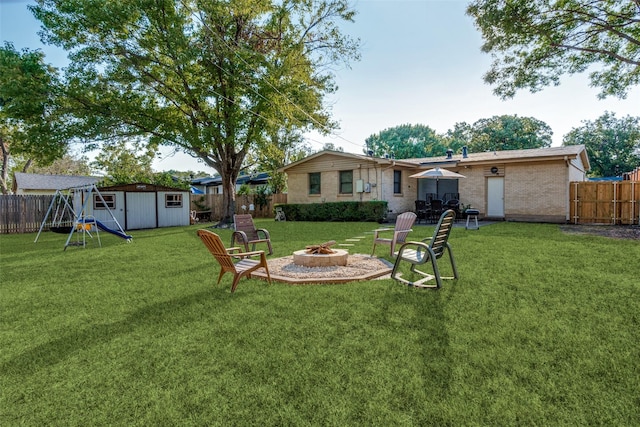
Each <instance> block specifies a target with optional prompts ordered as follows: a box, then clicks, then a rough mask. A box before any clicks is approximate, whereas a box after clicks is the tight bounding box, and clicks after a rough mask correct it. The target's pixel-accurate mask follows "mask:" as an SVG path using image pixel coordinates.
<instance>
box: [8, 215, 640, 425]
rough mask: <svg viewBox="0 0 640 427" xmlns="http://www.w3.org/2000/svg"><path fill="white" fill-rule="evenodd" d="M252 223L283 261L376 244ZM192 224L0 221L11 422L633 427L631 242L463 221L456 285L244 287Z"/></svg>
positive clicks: (344, 233) (336, 232) (426, 229)
mask: <svg viewBox="0 0 640 427" xmlns="http://www.w3.org/2000/svg"><path fill="white" fill-rule="evenodd" d="M256 226H257V227H259V228H266V229H268V230H269V231H270V234H271V239H272V241H273V247H274V251H275V253H274V255H273V257H284V256H290V255H291V253H292V252H293V251H296V250H300V249H303V248H304V247H305V246H306V245H309V244H314V243H321V242H325V241H328V240H336V241H337V242H338V244H343V243H349V244H353V245H354V246H349V247H348V249H349V252H350V253H354V254H355V253H370V251H371V246H372V242H371V238H372V237H371V236H372V230H373V229H375V228H377V224H375V223H373V224H372V223H353V222H345V223H341V222H335V223H330V224H328V223H325V222H322V223H310V222H295V223H291V222H289V221H286V222H275V221H273V220H267V219H265V220H260V219H257V220H256ZM198 228H199V226H190V227H174V228H162V229H153V230H138V231H135V232H132V233H131V234H133V236H134V238H133V241H132V243H130V244H127V243H125V242H124V241H123V240H122V239H119V238H117V237H115V236H111V235H109V234H106V233H105V234H104V235H102V234H101V238H102V248H99V247H98V245H97V242H96V239H90V240H91V242H90V243H91V246H89V247H87V249H81V248H69V249H68V250H66V251H62V247H63V245H64V240H65V236H64V235H59V234H54V233H43V234H42V235H41V236H40V239H39V240H38V243H36V244H34V243H33V238H34V235H33V234H23V235H20V234H11V235H0V248H2V250H0V265H2V268H1V270H0V274H1V277H2V280H0V294H1V295H2V298H0V312H1V313H2V323H3V327H2V328H0V348H2V352H1V354H0V373H1V375H0V389H1V390H2V393H0V408H1V410H0V411H1V414H2V421H3V423H2V424H3V425H9V426H13V425H25V426H44V425H65V426H67V425H68V426H78V425H91V426H108V425H113V426H124V425H149V426H151V425H153V426H160V425H162V426H169V425H176V426H177V425H179V426H219V425H230V426H245V425H260V426H275V425H279V426H280V425H281V426H294V425H295V426H298V425H300V426H309V425H313V426H355V425H367V426H517V425H522V426H575V425H580V426H637V425H640V413H639V412H638V405H637V403H638V402H637V397H638V342H640V329H639V328H638V313H639V312H640V301H639V299H638V298H637V295H638V280H637V275H636V274H634V271H633V269H632V268H630V266H635V265H637V260H638V258H639V257H640V246H639V245H638V244H637V242H636V241H631V240H620V239H610V238H605V237H596V236H584V235H573V234H565V233H563V232H562V231H560V228H559V227H558V226H557V225H552V224H523V223H511V222H505V223H499V224H494V225H490V226H483V227H481V228H480V229H479V230H475V231H468V230H464V228H459V227H456V228H454V229H453V231H452V233H451V237H450V240H449V241H450V243H451V245H452V248H453V253H454V255H455V257H456V261H457V265H458V269H459V272H460V279H459V280H457V281H445V285H444V287H443V288H442V289H441V290H439V291H424V290H418V289H410V288H407V287H405V286H402V285H400V284H398V283H396V282H394V281H392V280H390V279H380V280H370V281H364V282H352V283H347V284H332V285H298V286H292V285H287V284H283V283H278V282H274V283H273V284H272V285H271V286H269V285H267V284H266V282H265V281H262V280H259V279H255V278H253V279H242V281H241V282H240V285H239V287H238V290H237V291H236V293H235V294H233V295H232V294H230V293H229V288H230V284H231V278H230V276H229V275H225V276H224V277H223V279H222V282H221V283H220V284H219V285H216V280H217V276H218V273H219V271H220V268H219V266H218V265H217V263H216V262H215V260H214V259H213V257H212V256H211V255H210V254H209V252H208V251H207V250H206V248H205V247H204V245H202V243H201V242H200V241H199V239H198V238H197V236H196V230H197V229H198ZM413 230H414V231H412V233H411V234H410V236H412V237H411V238H412V239H415V240H420V239H422V238H425V237H427V236H430V235H431V234H432V232H433V227H432V226H425V225H416V226H414V227H413ZM216 232H217V233H219V234H220V236H221V237H222V240H223V242H225V243H228V242H230V238H231V233H232V230H230V229H221V230H217V231H216ZM347 239H349V241H347ZM383 252H385V254H386V251H380V253H381V254H382V253H383ZM445 257H446V256H445ZM443 261H444V262H442V263H441V264H440V265H441V267H442V270H443V271H442V274H443V275H446V274H448V272H447V269H446V266H447V262H446V259H444V258H443ZM407 274H408V272H407Z"/></svg>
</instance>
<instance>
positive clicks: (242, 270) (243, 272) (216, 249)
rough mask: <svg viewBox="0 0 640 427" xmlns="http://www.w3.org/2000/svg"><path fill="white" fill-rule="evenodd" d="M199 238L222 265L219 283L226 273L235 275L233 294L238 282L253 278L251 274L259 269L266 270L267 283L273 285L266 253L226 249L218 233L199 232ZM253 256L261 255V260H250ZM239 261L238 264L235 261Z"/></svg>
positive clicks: (232, 287) (232, 285)
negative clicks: (245, 278) (243, 278)
mask: <svg viewBox="0 0 640 427" xmlns="http://www.w3.org/2000/svg"><path fill="white" fill-rule="evenodd" d="M198 237H200V239H201V240H202V242H203V243H204V245H205V246H206V247H207V249H209V252H211V255H213V256H214V257H215V259H216V260H217V261H218V263H219V264H220V275H219V276H218V283H217V284H220V279H222V276H223V275H224V274H225V273H232V274H233V283H232V284H231V293H233V292H235V291H236V288H237V287H238V282H239V281H240V279H241V278H242V276H246V277H248V278H250V277H251V272H252V271H254V270H257V269H259V268H264V270H265V271H266V272H267V281H268V282H269V284H271V275H270V274H269V266H268V265H267V257H266V256H265V254H264V251H252V252H238V253H234V252H237V251H239V250H240V248H237V247H236V248H225V247H224V245H223V244H222V240H220V236H218V235H217V234H216V233H212V232H211V231H209V230H198ZM252 255H260V260H259V261H258V260H255V259H251V258H248V257H250V256H252ZM234 258H236V259H239V261H237V262H236V263H234V262H233V259H234Z"/></svg>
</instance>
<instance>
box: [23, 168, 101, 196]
mask: <svg viewBox="0 0 640 427" xmlns="http://www.w3.org/2000/svg"><path fill="white" fill-rule="evenodd" d="M14 176H15V178H14V180H13V189H14V192H16V191H19V190H22V191H34V190H66V189H67V188H73V187H82V186H85V185H91V184H96V183H97V182H99V181H100V180H101V179H102V178H100V177H95V176H70V175H45V174H37V173H23V172H16V173H15V174H14Z"/></svg>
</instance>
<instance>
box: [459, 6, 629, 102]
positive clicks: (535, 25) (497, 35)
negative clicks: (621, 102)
mask: <svg viewBox="0 0 640 427" xmlns="http://www.w3.org/2000/svg"><path fill="white" fill-rule="evenodd" d="M467 14H469V15H470V16H472V17H473V18H474V19H475V24H476V26H477V27H478V29H480V31H481V32H482V36H483V38H484V44H483V46H482V50H483V51H485V52H488V53H491V55H492V57H493V64H492V66H491V69H490V71H489V72H488V73H487V74H486V75H485V81H486V82H487V83H489V84H492V85H495V89H494V92H495V93H496V94H497V95H500V96H502V97H503V98H509V97H512V96H513V95H514V94H515V92H516V91H517V90H518V89H523V88H528V89H530V90H531V91H532V92H535V91H539V90H541V89H542V88H544V87H546V86H548V85H551V84H553V85H558V84H559V82H560V76H561V75H563V74H566V73H568V74H573V73H580V72H583V71H585V70H587V69H588V68H589V67H590V66H592V65H594V66H595V67H593V68H592V69H591V74H590V78H591V84H592V86H594V87H599V88H600V89H601V93H600V96H601V97H605V96H607V95H614V96H617V97H621V98H624V97H625V96H626V94H627V93H628V91H629V89H630V88H631V87H633V86H635V85H637V84H638V83H640V1H638V0H474V1H472V2H471V4H470V5H469V6H468V8H467Z"/></svg>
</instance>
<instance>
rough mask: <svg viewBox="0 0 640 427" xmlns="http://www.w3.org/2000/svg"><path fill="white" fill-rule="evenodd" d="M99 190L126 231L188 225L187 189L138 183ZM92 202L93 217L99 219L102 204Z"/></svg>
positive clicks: (96, 200) (95, 199)
mask: <svg viewBox="0 0 640 427" xmlns="http://www.w3.org/2000/svg"><path fill="white" fill-rule="evenodd" d="M99 191H100V194H101V195H102V198H103V199H104V202H105V203H106V204H107V207H108V208H109V209H110V210H111V212H112V213H113V215H114V216H115V217H116V219H117V220H118V222H119V223H120V224H122V226H123V227H124V228H125V229H126V230H137V229H143V228H158V227H175V226H182V225H189V223H190V221H189V190H183V189H178V188H171V187H163V186H159V185H153V184H142V183H138V184H126V185H115V186H110V187H100V188H99ZM93 203H94V206H93V214H94V216H95V217H96V218H97V219H98V220H100V219H101V218H100V209H101V207H102V206H101V205H102V202H101V201H100V200H99V199H98V198H94V200H93ZM103 209H104V208H103ZM105 211H106V210H105Z"/></svg>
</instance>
